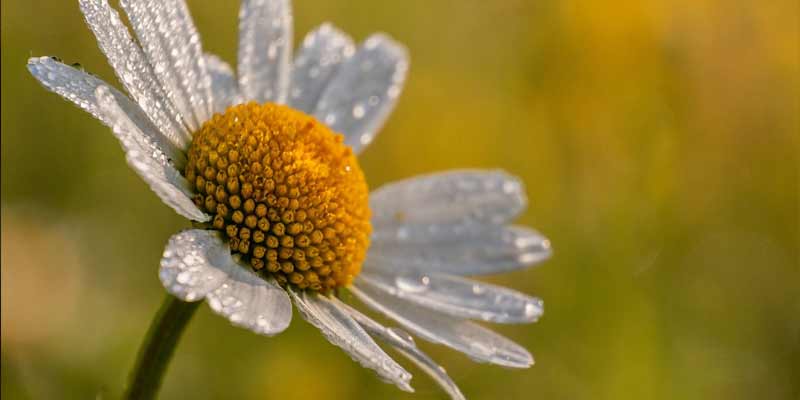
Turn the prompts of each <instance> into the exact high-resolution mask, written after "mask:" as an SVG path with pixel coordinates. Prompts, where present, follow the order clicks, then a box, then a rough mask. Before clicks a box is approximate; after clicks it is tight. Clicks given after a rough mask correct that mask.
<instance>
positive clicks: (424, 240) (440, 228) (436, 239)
mask: <svg viewBox="0 0 800 400" xmlns="http://www.w3.org/2000/svg"><path fill="white" fill-rule="evenodd" d="M373 226H374V225H373ZM551 254H552V249H551V248H550V241H549V240H548V239H547V238H545V237H544V236H542V235H541V234H540V233H539V232H536V231H534V230H532V229H528V228H525V227H520V226H502V225H477V224H468V225H464V224H430V225H423V224H418V225H400V226H383V227H376V228H375V230H374V232H373V234H372V243H371V245H370V248H369V250H368V253H367V261H366V262H365V266H366V267H367V268H375V269H381V270H386V271H398V270H399V271H403V270H418V271H430V272H441V273H447V274H454V275H484V274H496V273H501V272H509V271H513V270H517V269H522V268H526V267H529V266H531V265H535V264H537V263H540V262H542V261H544V260H546V259H548V258H549V257H550V256H551Z"/></svg>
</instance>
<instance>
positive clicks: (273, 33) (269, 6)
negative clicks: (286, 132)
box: [237, 0, 292, 104]
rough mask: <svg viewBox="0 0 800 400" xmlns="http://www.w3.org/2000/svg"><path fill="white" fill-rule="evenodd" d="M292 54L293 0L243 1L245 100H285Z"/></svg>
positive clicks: (241, 53) (240, 69)
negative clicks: (290, 0)
mask: <svg viewBox="0 0 800 400" xmlns="http://www.w3.org/2000/svg"><path fill="white" fill-rule="evenodd" d="M291 55H292V11H291V7H290V4H289V0H242V4H241V7H240V9H239V53H238V64H237V69H238V72H239V87H240V88H241V89H242V94H243V95H244V98H245V100H255V101H257V102H259V103H265V102H268V101H269V102H275V103H279V104H283V103H285V102H286V94H287V93H288V90H289V73H290V65H291Z"/></svg>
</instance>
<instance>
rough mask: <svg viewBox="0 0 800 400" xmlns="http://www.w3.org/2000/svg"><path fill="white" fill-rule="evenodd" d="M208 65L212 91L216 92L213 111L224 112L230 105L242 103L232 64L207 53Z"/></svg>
mask: <svg viewBox="0 0 800 400" xmlns="http://www.w3.org/2000/svg"><path fill="white" fill-rule="evenodd" d="M206 66H207V67H208V73H209V74H211V91H212V92H214V108H213V112H215V113H223V112H225V109H226V108H228V106H232V105H234V104H238V103H240V99H239V86H238V84H237V83H236V77H234V76H233V70H232V69H231V66H230V65H228V63H226V62H225V61H222V59H220V58H219V57H217V56H215V55H213V54H206Z"/></svg>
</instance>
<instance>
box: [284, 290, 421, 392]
mask: <svg viewBox="0 0 800 400" xmlns="http://www.w3.org/2000/svg"><path fill="white" fill-rule="evenodd" d="M289 294H290V295H291V296H292V299H293V300H294V304H295V306H297V309H298V310H300V313H301V314H302V315H303V317H304V318H305V319H306V321H308V322H309V323H311V324H312V325H314V326H316V327H317V328H318V329H319V330H320V331H321V332H322V334H323V335H325V338H327V339H328V341H330V342H331V343H332V344H334V345H336V346H339V347H341V348H342V350H344V351H345V352H347V354H348V355H350V357H351V358H353V360H355V361H357V362H358V363H359V364H361V365H362V366H363V367H365V368H369V369H372V370H373V371H375V372H377V373H378V375H379V376H380V377H381V378H382V379H384V380H386V381H388V382H391V383H394V384H395V385H397V386H398V387H399V388H400V389H402V390H405V391H407V392H413V391H414V389H412V388H411V386H410V385H409V384H408V382H409V381H410V380H411V374H410V373H408V372H407V371H406V370H405V369H403V367H401V366H400V365H398V364H397V363H396V362H395V361H394V360H392V359H391V358H390V357H389V356H388V355H386V353H384V352H383V350H381V348H380V347H378V345H377V344H375V342H374V341H373V340H372V338H371V337H369V335H368V334H367V333H366V332H365V331H364V329H363V328H361V326H360V325H359V324H358V323H357V322H356V321H355V320H354V319H353V318H352V317H351V316H350V315H349V314H348V313H347V312H346V310H344V309H343V308H342V307H340V306H339V304H340V303H335V302H334V301H333V300H330V299H328V298H326V297H325V296H322V295H319V294H316V293H314V294H310V293H308V292H302V293H300V294H297V293H295V292H294V291H292V290H289Z"/></svg>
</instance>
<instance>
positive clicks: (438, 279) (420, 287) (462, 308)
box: [356, 271, 544, 324]
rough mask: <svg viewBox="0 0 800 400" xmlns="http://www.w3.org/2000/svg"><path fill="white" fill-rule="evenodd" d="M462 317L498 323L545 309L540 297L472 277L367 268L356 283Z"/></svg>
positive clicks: (531, 318) (532, 318)
mask: <svg viewBox="0 0 800 400" xmlns="http://www.w3.org/2000/svg"><path fill="white" fill-rule="evenodd" d="M361 282H363V283H366V284H368V285H369V286H371V287H373V288H376V289H378V290H380V291H383V292H385V293H386V294H388V295H390V296H394V297H397V298H399V299H404V300H407V301H410V302H412V303H415V304H418V305H420V306H423V307H427V308H429V309H431V310H434V311H438V312H442V313H445V314H448V315H452V316H454V317H459V318H469V319H477V320H482V321H487V322H495V323H504V324H507V323H530V322H536V320H538V319H539V317H540V316H541V315H542V313H543V312H544V304H543V302H542V301H541V300H540V299H537V298H535V297H531V296H528V295H526V294H523V293H520V292H517V291H515V290H511V289H506V288H504V287H500V286H497V285H491V284H488V283H483V282H478V281H474V280H471V279H466V278H461V277H457V276H451V275H443V274H436V273H425V272H417V271H408V272H399V273H395V274H392V273H387V272H379V271H370V272H368V271H363V272H362V273H361V274H360V275H359V276H358V278H356V283H357V284H358V283H361Z"/></svg>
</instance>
